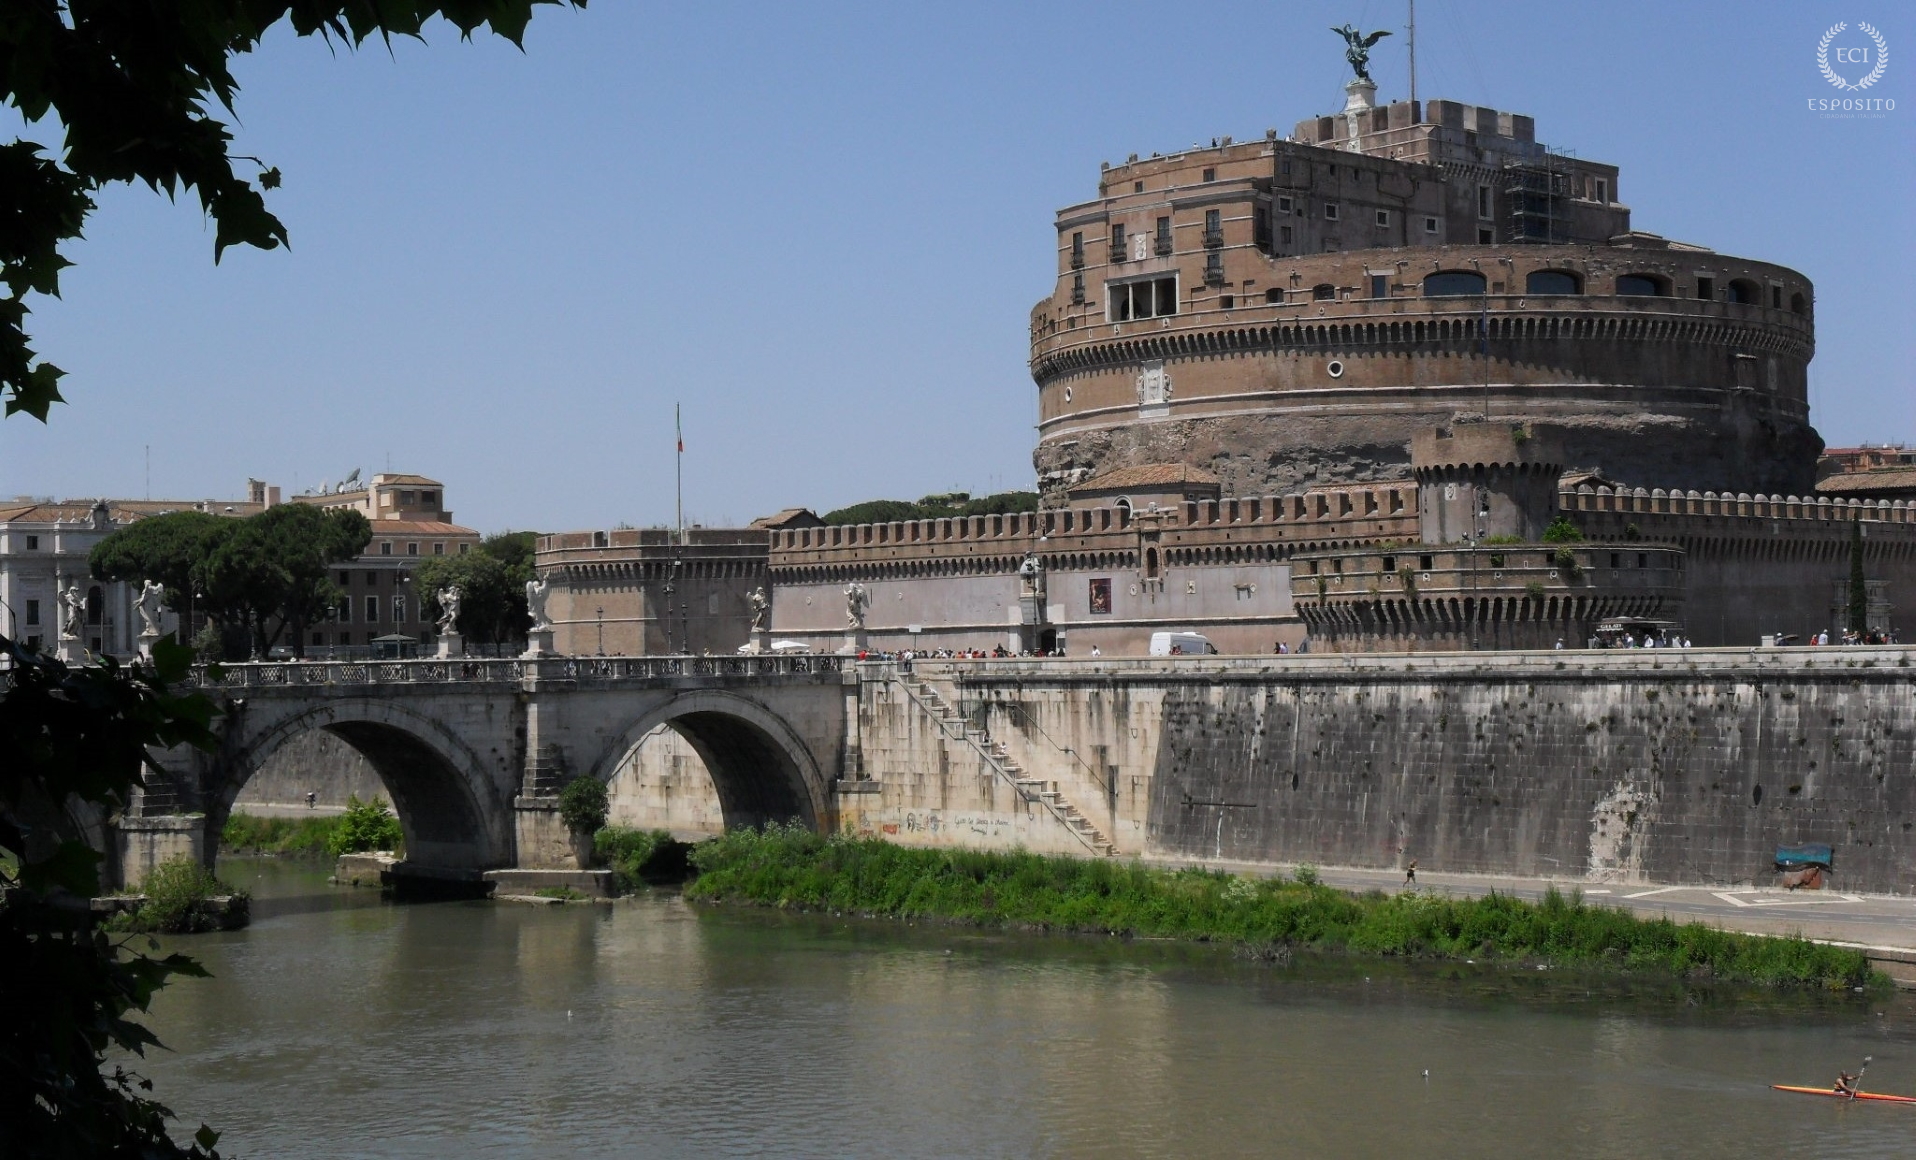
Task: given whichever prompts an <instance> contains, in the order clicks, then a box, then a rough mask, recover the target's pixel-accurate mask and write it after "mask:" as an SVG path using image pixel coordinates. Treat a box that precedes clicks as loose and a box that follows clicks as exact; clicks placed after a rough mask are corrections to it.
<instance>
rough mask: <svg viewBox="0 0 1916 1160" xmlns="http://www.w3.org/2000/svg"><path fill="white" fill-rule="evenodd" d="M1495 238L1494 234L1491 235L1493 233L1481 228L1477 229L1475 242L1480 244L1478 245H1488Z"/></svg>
mask: <svg viewBox="0 0 1916 1160" xmlns="http://www.w3.org/2000/svg"><path fill="white" fill-rule="evenodd" d="M1495 240H1496V239H1495V237H1494V236H1493V235H1492V234H1491V232H1490V231H1489V230H1487V229H1483V230H1478V231H1477V244H1478V245H1480V246H1488V245H1490V244H1491V243H1492V242H1493V241H1495Z"/></svg>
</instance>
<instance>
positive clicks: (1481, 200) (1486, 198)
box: [1477, 185, 1494, 221]
mask: <svg viewBox="0 0 1916 1160" xmlns="http://www.w3.org/2000/svg"><path fill="white" fill-rule="evenodd" d="M1477 216H1478V217H1480V218H1483V219H1485V220H1486V221H1487V220H1489V219H1490V218H1491V217H1493V216H1494V215H1493V214H1492V213H1491V212H1490V187H1489V186H1488V185H1480V186H1478V187H1477Z"/></svg>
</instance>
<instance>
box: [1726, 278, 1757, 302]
mask: <svg viewBox="0 0 1916 1160" xmlns="http://www.w3.org/2000/svg"><path fill="white" fill-rule="evenodd" d="M1730 301H1732V302H1741V303H1742V304H1743V305H1745V306H1755V305H1756V304H1757V302H1758V301H1760V299H1759V297H1758V293H1757V289H1756V283H1754V282H1751V281H1748V280H1747V279H1743V278H1738V279H1736V280H1735V281H1734V282H1731V283H1730Z"/></svg>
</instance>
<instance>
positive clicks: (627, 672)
mask: <svg viewBox="0 0 1916 1160" xmlns="http://www.w3.org/2000/svg"><path fill="white" fill-rule="evenodd" d="M849 663H850V662H849V658H846V657H839V656H832V655H816V654H809V653H808V654H800V655H797V656H722V657H706V656H656V657H540V658H536V659H517V658H514V659H505V660H501V659H496V658H475V659H460V658H453V659H450V660H403V661H397V660H395V661H299V660H288V661H247V662H241V663H236V664H226V665H216V666H207V665H201V666H196V667H195V668H194V669H193V676H192V683H193V684H194V685H196V686H197V687H199V688H203V689H257V688H274V687H304V686H327V685H330V686H340V685H424V684H432V685H444V684H462V685H483V684H495V685H518V684H523V683H525V682H528V681H577V680H610V681H628V680H635V681H656V680H661V679H670V678H680V677H720V678H745V679H752V678H765V677H805V676H818V675H823V674H836V673H842V672H844V671H846V669H847V667H848V664H849Z"/></svg>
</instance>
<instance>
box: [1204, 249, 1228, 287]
mask: <svg viewBox="0 0 1916 1160" xmlns="http://www.w3.org/2000/svg"><path fill="white" fill-rule="evenodd" d="M1204 284H1205V285H1206V286H1222V285H1224V255H1223V254H1220V253H1218V252H1216V251H1212V252H1211V253H1209V254H1206V255H1204Z"/></svg>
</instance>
